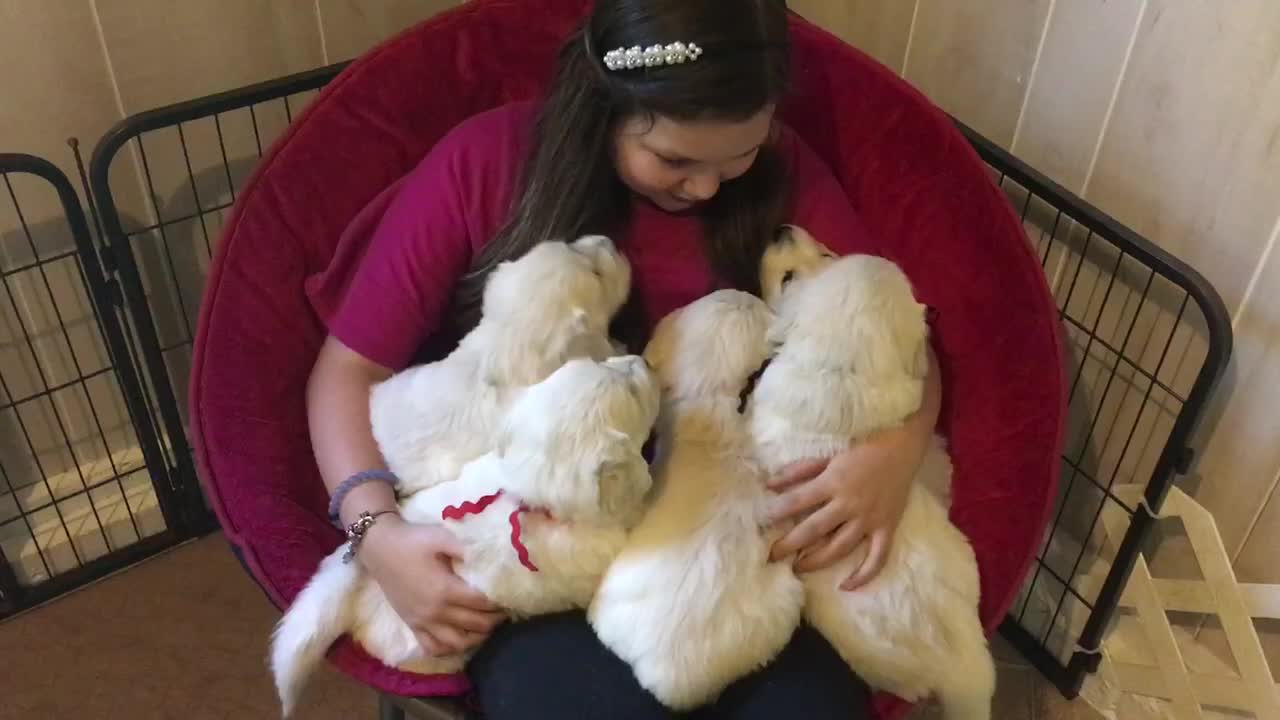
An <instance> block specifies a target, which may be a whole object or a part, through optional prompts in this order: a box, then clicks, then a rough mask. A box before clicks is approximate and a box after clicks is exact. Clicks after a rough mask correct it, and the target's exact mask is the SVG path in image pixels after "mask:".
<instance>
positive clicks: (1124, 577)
mask: <svg viewBox="0 0 1280 720" xmlns="http://www.w3.org/2000/svg"><path fill="white" fill-rule="evenodd" d="M956 124H957V126H958V127H959V128H960V130H961V132H962V133H963V134H964V135H965V137H966V138H967V139H968V140H969V142H970V143H971V144H972V145H973V147H974V148H975V150H976V151H977V152H978V154H979V156H980V157H981V158H982V159H983V160H984V161H985V162H986V163H987V164H988V165H989V166H991V167H992V168H993V169H994V170H995V171H997V172H998V174H999V178H1000V183H1001V184H1002V185H1003V183H1004V181H1005V180H1006V179H1009V180H1012V181H1013V182H1014V183H1016V184H1017V185H1018V186H1020V187H1021V188H1022V189H1023V190H1024V191H1025V192H1026V193H1027V197H1026V200H1025V202H1024V203H1023V205H1022V208H1021V211H1022V217H1023V218H1024V220H1025V219H1026V216H1027V206H1029V205H1030V203H1031V201H1032V198H1039V199H1040V200H1041V201H1043V202H1044V203H1045V204H1046V205H1048V206H1050V207H1051V208H1053V209H1055V210H1056V213H1057V214H1056V217H1055V218H1054V220H1053V223H1052V225H1053V228H1052V229H1051V230H1050V231H1049V240H1048V242H1046V244H1045V247H1044V250H1043V253H1044V254H1043V256H1042V263H1047V260H1048V257H1049V253H1050V250H1051V246H1052V244H1053V242H1054V241H1055V239H1056V234H1057V228H1058V226H1059V223H1060V220H1061V217H1062V215H1066V216H1067V217H1068V218H1069V219H1070V220H1072V221H1074V222H1075V223H1077V224H1079V225H1080V226H1081V227H1083V228H1085V229H1086V230H1087V231H1088V236H1087V238H1086V240H1085V246H1084V249H1083V250H1082V251H1081V252H1080V264H1079V265H1078V266H1077V268H1076V270H1075V273H1074V274H1073V278H1072V285H1071V287H1070V288H1069V289H1068V292H1067V297H1066V299H1065V300H1064V301H1063V302H1062V303H1061V307H1060V317H1061V319H1062V320H1063V321H1064V322H1065V323H1067V324H1068V325H1072V326H1074V327H1075V328H1076V329H1079V330H1084V331H1085V332H1086V333H1087V335H1088V337H1089V340H1088V343H1087V344H1086V353H1085V354H1086V356H1087V355H1088V351H1089V349H1090V348H1091V347H1092V346H1093V344H1094V343H1097V344H1099V345H1101V346H1105V349H1106V350H1107V351H1108V352H1110V353H1111V354H1113V355H1114V356H1115V359H1114V364H1113V365H1112V367H1111V369H1110V374H1109V377H1108V380H1107V386H1106V388H1105V389H1104V391H1103V400H1104V401H1105V399H1106V397H1107V395H1108V394H1109V393H1110V391H1111V386H1112V381H1114V380H1115V378H1116V377H1117V373H1118V370H1119V368H1120V366H1121V364H1127V365H1128V366H1130V367H1132V368H1134V369H1135V370H1136V371H1137V374H1139V375H1141V376H1145V377H1146V378H1148V380H1149V384H1148V385H1147V389H1146V391H1145V393H1144V394H1143V397H1142V401H1141V404H1140V407H1139V410H1138V414H1137V418H1136V420H1135V421H1134V424H1133V426H1132V427H1131V428H1130V429H1129V431H1128V432H1127V433H1121V434H1122V435H1124V443H1123V447H1122V449H1121V451H1120V458H1119V459H1118V460H1117V461H1116V468H1115V470H1114V471H1113V472H1112V473H1111V477H1110V478H1108V479H1107V481H1106V482H1105V483H1103V482H1100V481H1099V480H1098V479H1095V478H1090V477H1088V476H1087V475H1085V473H1083V472H1082V471H1080V469H1079V467H1078V466H1079V465H1081V464H1082V463H1081V457H1079V456H1077V457H1075V458H1067V457H1064V462H1065V463H1066V464H1067V465H1068V467H1069V468H1070V469H1071V473H1070V474H1069V479H1068V481H1067V482H1068V487H1067V493H1068V495H1067V499H1068V500H1069V499H1070V492H1071V485H1072V483H1074V482H1075V481H1076V480H1077V479H1078V478H1079V476H1081V475H1085V478H1084V481H1085V482H1086V483H1088V484H1090V485H1093V486H1094V487H1096V488H1097V489H1099V490H1101V491H1103V499H1102V502H1101V503H1100V504H1099V507H1098V509H1097V512H1095V513H1093V517H1092V520H1091V521H1090V524H1089V526H1088V533H1092V531H1093V529H1094V528H1095V527H1096V526H1097V523H1098V519H1099V516H1100V515H1101V513H1102V511H1103V509H1104V507H1105V505H1106V503H1107V502H1108V501H1112V500H1114V501H1115V502H1116V503H1118V504H1119V505H1120V506H1121V507H1123V508H1124V509H1125V510H1126V512H1128V513H1129V515H1130V522H1129V526H1128V528H1127V530H1126V532H1125V534H1124V537H1123V538H1122V539H1121V540H1120V544H1119V548H1118V549H1117V551H1116V554H1115V559H1114V561H1113V562H1112V563H1111V568H1110V571H1109V572H1108V573H1107V576H1106V579H1105V581H1104V582H1103V585H1102V587H1101V588H1100V589H1099V591H1098V593H1097V597H1096V598H1095V599H1094V600H1093V602H1092V603H1090V605H1091V611H1090V613H1089V617H1088V620H1087V621H1086V623H1085V625H1084V628H1083V630H1082V631H1081V632H1080V635H1079V637H1078V638H1075V639H1074V646H1075V647H1076V649H1075V650H1074V651H1073V652H1072V654H1071V657H1070V660H1069V661H1068V662H1067V663H1066V664H1065V665H1064V664H1063V663H1062V662H1061V661H1060V660H1059V659H1058V658H1056V657H1054V656H1053V654H1052V653H1051V652H1050V651H1049V649H1048V647H1047V643H1048V638H1049V635H1050V634H1051V633H1052V632H1053V630H1054V627H1055V623H1056V622H1057V620H1058V619H1059V618H1060V616H1061V612H1062V607H1063V604H1064V601H1065V595H1066V593H1067V591H1068V590H1071V585H1072V583H1073V582H1074V581H1075V573H1076V572H1077V570H1078V569H1079V566H1080V562H1081V558H1082V557H1083V553H1084V550H1083V548H1082V549H1081V551H1080V553H1079V554H1078V555H1077V557H1076V560H1075V562H1074V563H1073V566H1072V568H1071V571H1070V573H1068V577H1066V578H1056V579H1057V580H1058V582H1059V583H1060V584H1062V585H1063V586H1064V590H1063V593H1062V596H1063V599H1062V600H1060V601H1059V602H1058V604H1057V607H1056V608H1055V609H1054V612H1053V614H1052V617H1051V618H1050V621H1049V622H1048V623H1047V625H1046V629H1045V631H1044V635H1042V636H1037V635H1036V634H1035V633H1032V632H1030V631H1028V629H1027V628H1025V627H1024V626H1022V625H1021V624H1020V618H1018V617H1015V616H1013V615H1011V616H1010V617H1009V618H1008V619H1006V621H1005V622H1004V623H1003V625H1002V627H1001V632H1002V634H1003V635H1004V636H1005V637H1006V638H1007V639H1008V640H1009V641H1010V642H1011V643H1012V644H1013V645H1014V646H1015V647H1016V648H1017V649H1018V650H1019V651H1020V652H1022V653H1023V654H1024V655H1026V656H1027V657H1028V659H1029V660H1030V661H1031V662H1032V663H1033V664H1034V665H1035V667H1036V668H1037V669H1039V670H1040V671H1041V672H1042V673H1043V674H1044V675H1045V676H1046V677H1048V678H1049V679H1050V680H1051V681H1053V682H1054V684H1055V685H1056V686H1057V687H1058V688H1059V689H1060V690H1061V691H1062V692H1063V694H1064V695H1066V696H1068V697H1074V696H1076V695H1077V694H1078V693H1079V691H1080V688H1081V685H1082V683H1083V681H1084V677H1085V675H1086V674H1088V673H1090V672H1093V671H1094V670H1096V669H1097V667H1098V663H1099V662H1100V660H1101V644H1102V639H1103V634H1104V632H1105V630H1106V629H1107V625H1108V623H1109V622H1110V620H1111V619H1112V617H1113V616H1114V614H1115V611H1116V608H1117V606H1118V604H1119V600H1120V595H1121V593H1122V591H1123V590H1124V587H1125V583H1126V582H1127V581H1128V578H1129V576H1130V574H1131V572H1132V570H1133V566H1134V563H1135V562H1136V560H1137V556H1138V553H1139V552H1140V551H1141V548H1142V546H1143V543H1144V542H1145V541H1146V540H1147V539H1148V536H1149V534H1150V530H1151V526H1152V523H1153V522H1154V520H1155V516H1154V515H1153V514H1152V513H1153V512H1159V509H1160V507H1161V505H1162V504H1163V502H1164V499H1165V496H1166V495H1167V494H1168V492H1169V489H1170V488H1171V487H1172V485H1173V483H1174V480H1175V479H1176V477H1177V476H1178V475H1180V474H1185V473H1186V472H1188V470H1189V468H1190V465H1191V462H1192V458H1193V457H1194V453H1193V449H1192V447H1191V444H1190V443H1191V437H1192V433H1193V432H1194V431H1195V428H1196V425H1197V423H1198V422H1199V421H1200V419H1201V418H1202V417H1203V416H1204V413H1205V409H1206V405H1207V403H1208V400H1209V398H1210V395H1211V394H1212V392H1213V390H1214V388H1215V386H1216V384H1217V383H1218V381H1219V380H1220V379H1221V377H1222V374H1223V372H1224V371H1225V370H1226V367H1227V362H1228V360H1229V358H1230V355H1231V350H1232V342H1233V338H1232V330H1231V318H1230V315H1229V313H1228V311H1227V308H1226V305H1225V304H1224V302H1223V301H1222V298H1221V296H1219V294H1218V293H1217V291H1216V290H1215V289H1214V288H1213V286H1212V285H1211V284H1210V283H1209V282H1208V281H1207V280H1206V279H1205V278H1204V277H1203V276H1201V275H1200V273H1198V272H1197V271H1196V270H1195V269H1193V268H1192V267H1190V266H1189V265H1187V264H1186V263H1185V262H1183V261H1181V260H1179V259H1178V258H1176V257H1174V256H1173V255H1171V254H1170V253H1168V252H1166V251H1165V250H1163V249H1161V248H1160V247H1159V246H1157V245H1156V244H1155V243H1153V242H1151V241H1150V240H1148V239H1146V238H1144V237H1142V236H1141V235H1139V234H1138V233H1136V232H1134V231H1133V230H1131V229H1130V228H1128V227H1126V226H1124V225H1122V224H1121V223H1120V222H1119V221H1117V220H1116V219H1115V218H1113V217H1111V216H1109V215H1107V214H1106V213H1104V212H1103V211H1101V210H1100V209H1099V208H1097V207H1095V206H1094V205H1092V204H1090V203H1088V202H1086V201H1085V200H1083V199H1082V198H1080V197H1078V196H1076V195H1075V194H1073V193H1071V192H1070V191H1068V190H1067V189H1065V188H1063V187H1062V186H1061V185H1059V184H1057V183H1055V182H1053V181H1052V180H1050V179H1049V178H1047V177H1046V176H1044V175H1043V174H1041V173H1040V172H1038V171H1036V170H1034V169H1033V168H1031V167H1030V166H1028V165H1027V164H1026V163H1024V162H1023V161H1021V160H1019V159H1018V158H1016V157H1014V156H1013V155H1011V154H1010V153H1008V152H1006V151H1005V150H1003V149H1002V148H1000V147H998V146H997V145H995V144H994V143H992V142H991V141H989V140H987V139H986V138H984V137H982V136H981V135H980V134H979V133H977V132H976V131H974V130H973V129H972V128H970V127H968V126H966V125H964V124H963V123H961V122H959V121H956ZM1095 238H1096V239H1101V240H1102V241H1105V242H1107V243H1109V244H1110V246H1112V247H1113V248H1114V249H1115V250H1116V251H1117V256H1116V261H1115V265H1114V267H1113V268H1112V269H1111V277H1110V278H1109V280H1108V287H1107V295H1106V296H1105V297H1104V299H1103V308H1105V306H1106V304H1107V302H1108V300H1109V299H1110V294H1111V292H1112V286H1113V284H1114V283H1115V282H1116V280H1117V277H1118V276H1119V273H1120V271H1121V266H1122V263H1123V262H1124V261H1125V260H1126V258H1128V259H1132V260H1134V261H1136V262H1138V263H1140V264H1141V265H1142V266H1144V267H1145V268H1147V269H1148V271H1149V272H1148V274H1147V280H1146V282H1145V286H1144V287H1143V291H1142V296H1141V299H1140V300H1139V303H1138V308H1137V309H1136V310H1134V311H1133V318H1132V320H1131V322H1130V325H1129V328H1128V329H1127V330H1126V333H1125V336H1124V339H1123V340H1121V341H1120V342H1119V343H1118V345H1117V346H1111V345H1110V344H1108V343H1106V342H1105V341H1104V340H1103V339H1102V338H1100V337H1098V327H1097V322H1095V323H1094V324H1093V327H1091V328H1087V329H1086V328H1085V327H1084V325H1083V324H1082V323H1080V322H1079V321H1078V320H1077V319H1076V318H1073V317H1071V316H1070V315H1069V314H1068V308H1069V305H1070V303H1071V299H1072V296H1073V294H1074V291H1075V283H1076V281H1077V280H1078V277H1079V274H1080V268H1081V267H1082V266H1083V265H1084V263H1085V258H1086V256H1087V255H1088V252H1089V244H1090V243H1091V242H1095ZM1157 277H1159V278H1160V279H1162V280H1163V281H1165V282H1168V283H1171V284H1173V285H1174V286H1176V287H1178V288H1180V289H1181V290H1182V291H1183V292H1184V293H1185V296H1184V297H1183V299H1182V303H1181V306H1180V307H1179V308H1178V310H1177V313H1176V318H1177V319H1176V320H1175V323H1174V326H1173V328H1172V329H1171V330H1170V331H1169V335H1168V338H1167V339H1166V341H1165V342H1164V345H1163V350H1162V351H1161V353H1160V356H1159V360H1158V362H1157V367H1156V369H1155V370H1154V371H1152V372H1146V371H1144V370H1143V369H1142V367H1141V362H1140V360H1135V359H1132V358H1129V357H1127V356H1126V355H1125V351H1126V348H1127V346H1128V345H1129V340H1130V337H1131V336H1132V334H1133V329H1134V326H1135V325H1136V323H1137V321H1138V318H1139V316H1140V314H1141V312H1142V307H1143V305H1144V304H1145V303H1146V302H1147V300H1148V293H1149V291H1150V289H1151V284H1152V282H1153V280H1154V279H1155V278H1157ZM1189 302H1190V303H1191V304H1194V306H1195V307H1196V308H1197V309H1198V311H1199V312H1200V314H1201V315H1202V316H1203V319H1204V330H1205V332H1206V333H1207V351H1206V354H1205V358H1204V360H1203V362H1202V364H1201V366H1200V368H1199V371H1198V372H1197V374H1196V377H1195V380H1194V383H1193V384H1192V387H1191V390H1190V392H1189V393H1188V394H1187V395H1186V397H1185V398H1182V397H1179V395H1178V393H1177V392H1176V391H1174V390H1173V389H1172V388H1170V387H1168V386H1166V385H1165V384H1163V383H1161V382H1160V381H1159V380H1158V377H1159V376H1160V374H1161V370H1162V369H1163V368H1165V367H1166V360H1167V359H1168V356H1169V352H1170V347H1171V346H1172V343H1173V339H1174V336H1175V334H1176V333H1177V332H1178V329H1179V327H1180V326H1181V325H1182V323H1183V322H1184V315H1185V312H1186V310H1187V307H1188V303H1189ZM1103 308H1099V311H1098V320H1099V321H1100V320H1101V318H1102V314H1103ZM1083 375H1084V372H1083V368H1082V369H1081V372H1080V375H1079V376H1077V378H1076V379H1075V381H1074V382H1073V383H1072V394H1073V395H1074V394H1075V392H1076V388H1077V385H1078V384H1079V383H1080V382H1081V378H1082V377H1083ZM1156 389H1160V390H1162V391H1164V392H1167V394H1168V395H1169V396H1170V397H1171V398H1173V399H1175V400H1178V401H1180V402H1181V405H1182V407H1181V411H1180V412H1178V413H1177V415H1176V417H1175V419H1174V421H1173V426H1172V428H1171V429H1170V430H1169V432H1168V435H1167V438H1166V440H1165V442H1164V445H1163V448H1162V449H1161V451H1160V454H1159V457H1158V459H1157V461H1156V463H1155V467H1154V470H1153V472H1152V473H1151V476H1150V478H1149V479H1148V480H1147V481H1146V484H1145V490H1144V494H1143V502H1142V503H1141V504H1139V505H1138V507H1132V508H1130V507H1128V506H1126V505H1125V504H1124V503H1122V502H1120V501H1119V499H1118V498H1115V496H1114V495H1112V494H1111V489H1112V486H1113V484H1114V483H1115V481H1116V475H1117V474H1118V472H1119V469H1120V464H1121V463H1122V462H1123V460H1124V458H1125V457H1126V456H1127V454H1128V453H1129V451H1130V447H1131V445H1132V443H1133V439H1134V436H1135V434H1136V432H1137V430H1138V427H1139V425H1140V423H1141V422H1142V419H1143V417H1144V416H1145V415H1146V413H1147V410H1148V406H1149V403H1150V401H1151V395H1152V393H1153V391H1154V390H1156ZM1100 412H1101V411H1100ZM1099 419H1100V418H1099V417H1097V416H1095V417H1092V418H1090V423H1089V438H1090V439H1093V437H1094V434H1095V432H1097V431H1098V421H1099ZM1105 440H1106V441H1107V442H1109V441H1110V440H1111V434H1108V437H1107V438H1105ZM1086 448H1087V443H1081V448H1080V454H1083V453H1084V452H1085V450H1086ZM1104 448H1105V445H1104ZM1069 451H1070V449H1069V448H1068V452H1069ZM1066 504H1067V503H1066V502H1064V503H1063V505H1064V507H1063V508H1060V510H1059V513H1058V516H1057V517H1056V518H1055V525H1054V526H1053V528H1052V531H1051V533H1050V536H1049V541H1050V542H1052V541H1053V540H1054V539H1055V535H1056V533H1057V531H1058V527H1057V524H1056V523H1057V521H1058V519H1060V517H1061V510H1062V509H1065V505H1066ZM1087 537H1088V534H1086V538H1087ZM1046 570H1049V568H1048V566H1047V564H1046V563H1045V562H1044V558H1043V557H1041V558H1038V562H1037V567H1036V568H1035V570H1034V573H1035V574H1037V575H1038V574H1040V573H1041V572H1043V571H1046ZM1031 590H1032V591H1034V580H1033V587H1032V589H1031ZM1029 594H1030V593H1029ZM1024 610H1025V606H1024Z"/></svg>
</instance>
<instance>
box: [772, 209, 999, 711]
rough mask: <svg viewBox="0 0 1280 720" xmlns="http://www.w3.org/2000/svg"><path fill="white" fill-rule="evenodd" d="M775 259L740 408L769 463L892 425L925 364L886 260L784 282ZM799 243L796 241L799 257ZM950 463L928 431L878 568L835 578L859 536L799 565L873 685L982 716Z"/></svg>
mask: <svg viewBox="0 0 1280 720" xmlns="http://www.w3.org/2000/svg"><path fill="white" fill-rule="evenodd" d="M802 233H803V231H798V230H793V238H794V241H795V242H796V243H797V244H796V245H793V246H792V247H790V248H787V249H785V252H784V249H782V248H780V249H778V251H777V252H775V254H774V255H773V257H772V258H769V261H770V262H773V263H774V265H773V270H772V271H771V272H773V273H774V275H773V277H775V278H776V279H777V280H778V282H777V283H775V296H774V305H775V307H776V310H777V318H776V321H775V323H774V326H773V328H772V330H771V338H772V339H773V340H774V341H775V342H777V343H779V347H778V350H777V353H776V355H775V357H774V359H773V361H772V362H771V363H770V364H769V366H768V368H767V369H766V370H765V371H764V372H763V373H762V375H761V376H760V379H759V382H758V384H757V386H756V388H755V392H754V394H753V395H752V398H751V400H750V402H749V403H748V409H747V414H748V417H749V422H750V427H751V433H752V436H753V438H754V439H755V441H756V451H757V453H758V456H759V458H760V461H761V462H762V463H763V465H764V466H765V468H766V469H767V470H768V471H770V472H775V471H777V470H779V469H781V468H783V467H785V466H786V465H789V464H791V463H793V462H796V461H799V460H804V459H813V458H826V457H831V456H832V455H834V454H836V453H838V452H839V451H840V450H842V449H844V448H846V447H848V446H849V445H850V444H851V443H856V442H858V441H860V440H862V439H863V438H865V437H867V436H868V435H870V434H872V433H874V432H876V431H879V430H883V429H886V428H891V427H894V426H897V425H899V424H901V423H902V422H903V421H904V420H905V419H906V418H907V417H908V416H910V415H911V414H912V413H914V412H915V411H916V410H917V409H918V408H919V406H920V403H921V400H922V397H923V388H924V379H925V375H926V372H927V366H928V363H927V346H926V343H927V338H928V327H927V323H926V319H925V307H924V306H923V305H921V304H920V303H919V302H917V301H916V299H915V297H914V295H913V292H912V288H911V286H910V284H909V283H908V281H907V278H906V276H905V275H904V274H903V273H902V272H901V270H900V269H899V268H898V267H897V266H896V265H894V264H893V263H891V262H889V261H887V260H884V259H881V258H877V257H872V256H865V255H864V256H856V255H855V256H849V257H845V258H841V259H839V260H830V259H828V260H827V261H826V262H825V263H819V264H817V265H812V266H808V267H805V268H803V269H801V270H797V271H796V272H794V273H792V275H791V276H790V278H789V282H786V283H785V287H784V283H783V282H782V278H783V277H784V276H785V275H786V272H787V271H786V270H783V271H781V272H779V271H778V268H780V267H782V264H783V263H782V259H783V258H784V256H785V255H786V254H787V253H795V252H796V251H797V249H803V248H802V246H803V245H805V244H806V243H808V242H810V241H811V239H809V238H807V235H805V234H802ZM803 254H804V253H803V252H801V255H803ZM950 474H951V465H950V460H949V457H948V456H947V453H946V450H945V446H944V445H943V443H942V440H941V438H937V437H935V438H934V442H933V444H932V446H931V447H930V449H929V451H928V453H927V457H926V459H925V462H924V464H923V467H922V468H921V470H920V472H919V473H918V475H917V480H916V482H915V483H913V484H912V488H911V490H910V495H909V499H908V501H907V506H906V510H905V513H904V515H903V517H902V521H901V523H900V524H899V526H898V529H897V532H896V533H895V535H894V538H893V542H892V547H891V550H890V552H889V556H888V559H887V562H886V564H885V567H884V569H883V570H881V572H880V573H879V574H878V575H877V576H876V577H875V578H874V579H873V580H872V581H871V582H870V583H869V584H867V585H865V586H863V587H862V588H860V589H858V590H855V591H853V592H845V591H842V590H840V588H839V585H840V583H841V582H843V581H844V580H845V579H846V578H847V577H849V575H850V574H852V573H853V571H854V570H855V569H856V568H857V567H858V565H859V564H860V563H861V561H862V559H863V558H864V557H865V554H866V553H865V547H861V548H859V549H858V550H857V551H855V552H854V553H853V554H852V555H851V556H849V557H848V558H846V559H845V560H843V561H841V562H839V563H837V564H836V565H835V566H834V567H831V568H828V569H825V570H821V571H818V572H814V573H810V574H808V575H805V576H804V577H803V580H804V586H805V592H806V601H805V610H804V615H805V618H806V619H807V620H808V621H809V623H810V624H812V625H813V626H814V627H815V628H816V629H817V630H818V631H819V632H821V633H822V634H823V635H824V636H825V637H826V638H827V640H828V641H829V642H831V643H832V645H833V646H834V647H835V648H836V649H837V650H838V651H839V653H840V654H841V656H842V657H843V658H844V659H845V661H846V662H848V663H849V665H850V666H851V667H852V668H853V669H854V670H855V671H856V672H857V673H858V674H859V675H860V676H862V677H863V678H864V679H865V680H866V681H867V682H868V683H869V684H870V685H871V686H873V687H875V688H878V689H882V690H886V691H889V692H891V693H894V694H896V695H898V696H900V697H902V698H904V699H906V700H911V701H916V700H920V699H923V698H925V697H927V696H930V695H936V696H937V697H938V699H939V700H940V702H941V705H942V707H943V709H944V713H945V717H947V718H948V720H985V719H986V718H989V717H990V713H991V698H992V694H993V692H994V683H995V669H994V664H993V661H992V658H991V654H990V651H989V650H988V647H987V640H986V635H985V633H984V631H983V627H982V624H981V621H980V619H979V617H978V595H979V584H978V567H977V562H976V559H975V557H974V554H973V550H972V548H971V547H970V545H969V542H968V539H967V538H966V537H965V536H964V534H963V533H961V532H960V530H959V529H958V528H956V527H955V526H954V525H953V524H952V523H951V522H950V520H949V518H948V516H947V507H946V500H945V494H946V490H945V488H947V487H948V486H949V484H950Z"/></svg>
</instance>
